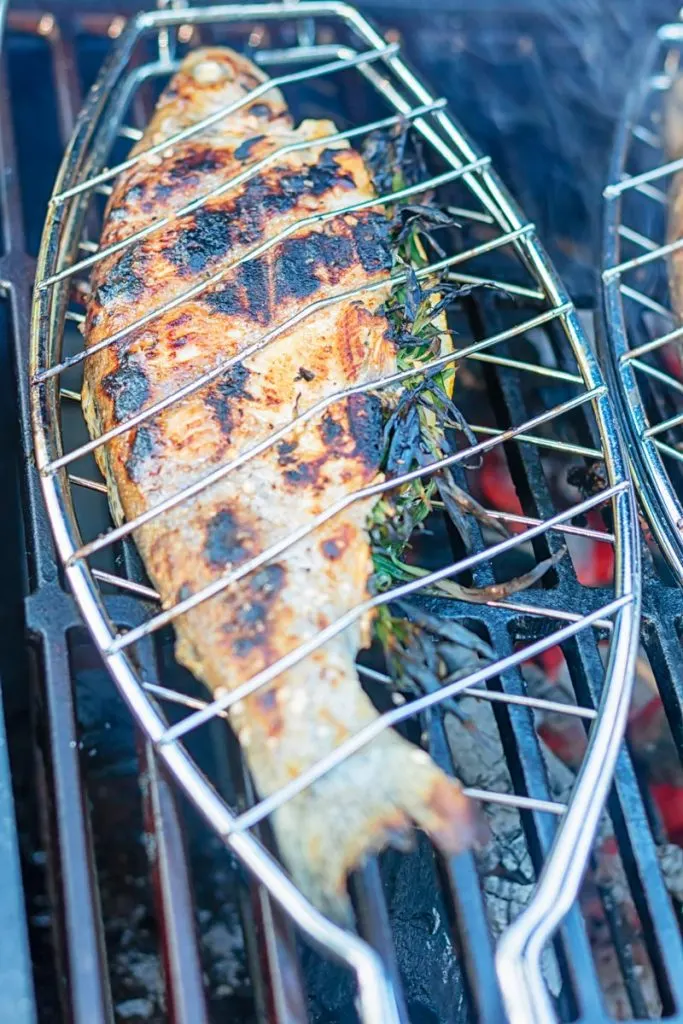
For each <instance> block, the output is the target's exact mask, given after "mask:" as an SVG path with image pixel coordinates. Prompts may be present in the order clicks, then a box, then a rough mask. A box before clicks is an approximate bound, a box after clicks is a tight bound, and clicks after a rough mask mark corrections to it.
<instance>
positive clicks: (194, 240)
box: [164, 208, 235, 274]
mask: <svg viewBox="0 0 683 1024" xmlns="http://www.w3.org/2000/svg"><path fill="white" fill-rule="evenodd" d="M234 223H235V220H234V217H233V215H232V213H228V212H226V211H225V210H207V209H204V208H202V209H200V210H197V212H196V213H195V215H194V217H193V218H192V222H191V224H190V225H187V224H185V225H183V224H182V222H181V224H180V225H179V226H178V228H177V229H175V230H174V231H173V232H172V234H171V238H170V242H169V244H168V245H166V246H165V247H164V255H165V256H166V259H167V260H169V262H171V263H172V264H173V265H174V266H175V267H177V268H178V270H179V271H180V273H181V274H197V273H200V272H201V271H202V270H205V269H206V267H207V266H208V264H209V263H215V262H216V260H220V259H223V257H224V256H225V255H226V254H227V253H228V251H229V250H230V249H231V248H232V246H233V245H234V240H233V235H232V231H231V225H233V224H234Z"/></svg>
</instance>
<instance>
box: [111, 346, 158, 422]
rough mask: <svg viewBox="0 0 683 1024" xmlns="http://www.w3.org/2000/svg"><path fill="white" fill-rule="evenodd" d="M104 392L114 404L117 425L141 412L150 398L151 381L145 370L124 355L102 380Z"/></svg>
mask: <svg viewBox="0 0 683 1024" xmlns="http://www.w3.org/2000/svg"><path fill="white" fill-rule="evenodd" d="M102 390H103V391H104V393H105V394H106V395H108V396H109V398H111V399H112V401H113V404H114V418H115V420H116V422H117V423H120V422H121V420H124V419H127V418H128V416H133V415H135V413H136V412H139V411H140V409H141V408H142V406H143V405H144V403H145V402H146V401H147V399H148V397H149V381H148V380H147V374H146V373H145V371H144V368H143V367H142V366H140V364H139V363H136V362H133V360H132V359H131V358H130V356H128V355H127V354H126V353H124V354H123V355H122V356H121V357H120V359H119V365H118V366H117V368H116V369H115V370H112V372H111V373H108V374H107V375H106V377H103V378H102Z"/></svg>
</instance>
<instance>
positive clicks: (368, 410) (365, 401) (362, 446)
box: [347, 394, 383, 469]
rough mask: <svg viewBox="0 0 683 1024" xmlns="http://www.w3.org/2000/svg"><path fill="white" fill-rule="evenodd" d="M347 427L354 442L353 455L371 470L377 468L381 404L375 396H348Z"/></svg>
mask: <svg viewBox="0 0 683 1024" xmlns="http://www.w3.org/2000/svg"><path fill="white" fill-rule="evenodd" d="M347 410H348V416H349V427H350V430H351V435H352V437H353V439H354V441H355V442H356V449H355V452H354V454H355V455H359V456H360V457H361V459H362V460H363V462H364V463H365V464H366V466H369V467H370V468H371V469H374V468H376V467H377V466H379V463H380V459H381V456H382V449H383V436H382V403H381V401H380V399H379V398H378V397H377V395H364V394H360V395H350V396H349V398H348V401H347Z"/></svg>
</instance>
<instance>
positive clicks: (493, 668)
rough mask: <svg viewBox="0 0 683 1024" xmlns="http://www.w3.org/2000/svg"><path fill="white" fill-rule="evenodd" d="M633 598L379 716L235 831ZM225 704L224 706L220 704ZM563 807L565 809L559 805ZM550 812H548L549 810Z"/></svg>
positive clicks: (264, 802) (240, 822)
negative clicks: (403, 726)
mask: <svg viewBox="0 0 683 1024" xmlns="http://www.w3.org/2000/svg"><path fill="white" fill-rule="evenodd" d="M631 600H632V598H630V597H629V596H626V595H625V596H624V597H620V598H617V599H616V600H614V601H611V602H610V603H609V604H608V605H605V607H604V608H601V609H599V610H598V611H595V612H591V613H590V614H588V615H586V616H585V618H584V619H583V621H582V622H580V623H571V625H568V626H563V628H562V629H558V630H557V631H556V633H554V634H551V636H550V637H544V638H543V639H541V640H537V641H535V642H534V643H532V644H529V646H528V647H527V648H526V649H525V650H523V651H515V652H514V653H513V654H509V655H507V657H505V658H501V659H500V660H499V661H497V662H496V663H495V664H493V665H487V666H485V667H483V668H480V669H478V670H477V671H476V672H472V673H468V674H467V677H466V680H464V679H462V678H460V679H456V680H455V681H454V682H452V683H449V684H447V685H445V686H442V687H441V688H440V689H439V690H437V691H436V692H432V693H427V694H425V695H424V696H422V697H418V698H417V699H416V700H414V701H411V702H410V704H403V705H401V707H398V708H393V709H392V710H391V711H386V712H384V714H382V715H379V716H378V717H377V718H376V719H374V720H373V721H372V722H370V723H368V725H367V726H365V727H364V728H363V729H361V730H359V732H357V733H356V734H355V735H354V736H351V737H349V738H348V739H347V740H344V742H343V743H341V744H340V745H339V746H338V747H335V749H334V750H333V751H331V752H330V753H329V754H327V755H326V756H325V757H324V758H321V759H320V761H317V762H316V763H315V764H314V765H312V766H311V767H310V768H308V769H306V770H305V771H303V772H302V773H301V774H300V775H298V776H297V777H296V778H295V779H292V780H291V782H288V783H287V784H286V785H285V786H283V787H282V788H281V789H279V790H277V791H276V792H275V793H272V794H270V796H268V797H266V798H265V799H263V800H261V801H259V803H258V804H256V805H255V806H254V807H252V808H250V809H249V810H248V811H245V812H244V813H243V814H240V815H238V816H237V818H236V819H235V821H234V823H233V828H234V829H235V830H236V831H244V830H245V829H248V828H252V827H253V826H254V825H255V824H256V823H257V822H259V821H262V820H263V819H264V818H265V817H267V816H268V815H269V814H272V812H273V811H274V810H276V809H277V808H278V807H282V805H283V804H285V803H287V802H288V801H289V800H291V799H292V798H293V797H295V796H297V795H298V794H299V793H301V792H303V790H305V789H308V788H309V786H312V785H313V784H314V783H315V782H318V781H319V780H320V779H321V778H322V777H323V776H324V775H327V773H328V772H330V771H331V770H332V769H333V768H336V767H337V766H338V765H340V764H341V763H342V762H343V761H345V760H346V759H347V758H348V757H350V756H351V755H352V754H355V753H357V752H358V751H359V750H360V749H361V748H362V747H364V746H367V744H368V743H369V742H370V741H371V740H373V739H375V738H376V737H377V736H379V735H380V734H381V733H382V732H384V731H385V730H386V729H388V728H390V727H393V726H396V725H398V724H399V723H401V722H404V721H406V720H407V719H408V718H411V717H412V716H413V715H416V714H419V713H421V712H423V711H426V710H427V709H428V708H431V707H434V706H436V705H438V704H441V703H443V701H444V700H446V699H447V698H452V697H455V696H456V695H457V694H459V693H461V692H462V690H463V689H464V688H465V687H466V686H473V685H474V684H475V683H478V682H484V681H485V680H486V679H490V678H491V676H492V675H500V674H501V673H502V672H506V671H507V670H508V669H510V668H514V667H515V666H516V665H518V664H519V663H520V661H522V660H528V658H532V657H536V656H537V655H538V654H542V653H543V651H546V650H548V648H549V647H555V646H557V645H558V644H560V643H563V642H564V641H565V640H567V639H569V638H570V637H572V636H574V635H575V634H576V633H578V632H579V631H580V630H581V629H584V628H585V627H586V626H588V625H589V624H590V622H592V621H593V619H595V618H597V617H598V616H600V615H605V614H610V615H614V614H615V613H616V612H617V611H618V610H619V609H620V608H623V607H624V606H625V605H626V604H628V603H630V601H631ZM221 703H222V702H221ZM202 714H203V713H202V712H195V713H194V714H193V715H191V716H190V718H195V719H197V718H199V717H200V715H202ZM187 721H189V719H185V721H183V722H180V723H179V725H178V726H175V727H174V729H173V730H169V733H171V732H176V733H178V734H179V735H182V734H184V733H185V732H186V731H187V730H182V731H181V732H179V731H178V730H179V726H182V725H185V724H186V722H187ZM162 742H163V743H166V742H170V741H167V740H166V738H165V737H164V739H163V740H162ZM560 806H563V805H560ZM546 809H547V808H546Z"/></svg>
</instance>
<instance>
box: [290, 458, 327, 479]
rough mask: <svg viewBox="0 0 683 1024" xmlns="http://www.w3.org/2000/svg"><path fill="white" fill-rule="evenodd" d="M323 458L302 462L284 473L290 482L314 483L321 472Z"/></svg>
mask: <svg viewBox="0 0 683 1024" xmlns="http://www.w3.org/2000/svg"><path fill="white" fill-rule="evenodd" d="M324 461H325V460H324V458H323V459H313V461H312V462H300V463H299V464H298V466H293V467H292V468H291V469H286V470H285V473H284V477H285V480H286V481H287V483H288V484H314V483H315V482H316V481H317V479H318V476H319V474H320V467H321V465H322V463H323V462H324Z"/></svg>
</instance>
